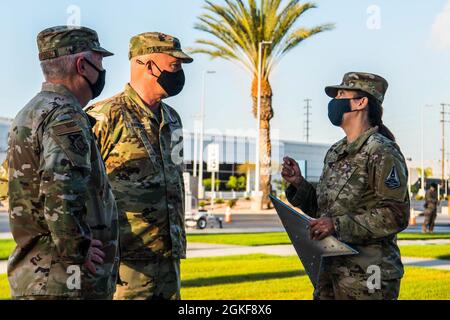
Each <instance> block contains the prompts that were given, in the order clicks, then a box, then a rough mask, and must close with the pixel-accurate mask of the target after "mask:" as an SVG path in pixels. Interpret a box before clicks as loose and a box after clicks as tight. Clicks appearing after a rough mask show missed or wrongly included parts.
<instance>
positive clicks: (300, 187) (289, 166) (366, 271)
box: [282, 72, 410, 300]
mask: <svg viewBox="0 0 450 320" xmlns="http://www.w3.org/2000/svg"><path fill="white" fill-rule="evenodd" d="M387 87H388V83H387V81H386V80H385V79H383V78H382V77H380V76H377V75H374V74H368V73H359V72H351V73H347V74H346V75H345V76H344V80H343V83H342V84H341V85H338V86H330V87H327V88H326V89H325V91H326V93H327V95H328V96H330V97H331V98H333V100H332V101H331V102H330V104H329V119H330V121H331V122H332V123H333V125H335V126H339V127H341V128H342V129H343V130H344V132H345V134H346V137H345V138H344V139H342V140H341V141H339V142H337V143H336V144H334V145H333V146H332V147H331V149H330V150H329V151H328V153H327V155H326V157H325V161H324V169H323V173H322V176H321V179H320V182H319V184H318V185H317V187H316V188H315V187H314V186H313V185H312V184H311V183H309V182H307V181H306V180H305V179H304V177H303V176H302V173H301V172H300V169H299V166H298V164H297V163H296V162H295V161H294V160H293V159H291V158H289V157H286V158H285V160H284V164H283V171H282V175H283V178H284V179H285V180H286V181H287V182H289V183H290V186H289V188H288V189H287V190H286V195H287V198H288V200H289V201H290V203H291V204H292V205H294V206H296V207H299V208H300V209H301V210H302V211H303V212H305V213H306V214H308V215H310V216H312V217H314V218H317V220H314V221H313V222H312V223H311V237H312V239H313V240H317V241H319V240H322V239H324V238H325V237H327V236H330V235H334V236H335V237H337V238H338V239H339V240H341V241H343V242H345V243H347V244H349V245H350V246H352V247H353V248H355V249H356V250H357V251H358V252H359V254H357V255H354V256H339V257H331V258H326V259H325V260H324V263H323V265H322V270H321V272H320V279H319V284H318V285H317V287H316V288H315V291H314V298H315V299H376V300H380V299H397V298H398V295H399V291H400V280H401V278H402V277H403V273H404V270H403V265H402V262H401V258H400V251H399V248H398V246H397V237H396V235H397V233H399V232H401V231H402V230H404V229H405V228H406V227H407V226H408V220H409V211H410V203H409V196H408V190H407V180H408V171H407V167H406V163H405V159H404V157H403V155H402V153H401V151H400V148H399V147H398V145H397V144H396V143H395V138H394V136H393V134H392V133H391V132H390V131H389V129H387V128H386V126H384V124H383V121H382V115H383V107H382V103H383V100H384V96H385V93H386V90H387Z"/></svg>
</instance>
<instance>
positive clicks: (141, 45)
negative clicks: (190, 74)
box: [128, 32, 194, 63]
mask: <svg viewBox="0 0 450 320" xmlns="http://www.w3.org/2000/svg"><path fill="white" fill-rule="evenodd" d="M150 53H166V54H168V55H171V56H172V57H175V58H178V59H181V61H182V62H183V63H191V62H193V61H194V59H192V58H191V57H190V56H188V55H187V54H186V53H184V52H183V51H182V50H181V43H180V40H178V39H177V38H175V37H172V36H169V35H166V34H164V33H160V32H146V33H141V34H138V35H137V36H134V37H133V38H131V40H130V52H129V55H128V57H129V59H130V60H131V59H133V58H134V57H138V56H142V55H146V54H150Z"/></svg>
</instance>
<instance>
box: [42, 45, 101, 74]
mask: <svg viewBox="0 0 450 320" xmlns="http://www.w3.org/2000/svg"><path fill="white" fill-rule="evenodd" d="M78 58H88V59H90V60H91V59H92V58H93V52H92V51H86V52H81V53H77V54H72V55H68V56H62V57H58V58H55V59H49V60H44V61H42V62H41V68H42V72H43V73H44V77H45V80H50V79H53V80H55V79H63V78H67V77H70V76H72V75H73V74H75V72H76V61H77V59H78Z"/></svg>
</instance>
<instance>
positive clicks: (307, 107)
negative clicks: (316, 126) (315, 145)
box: [305, 99, 312, 143]
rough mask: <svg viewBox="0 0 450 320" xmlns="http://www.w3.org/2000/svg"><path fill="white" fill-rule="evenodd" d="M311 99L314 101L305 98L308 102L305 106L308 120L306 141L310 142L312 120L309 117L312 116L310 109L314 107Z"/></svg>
mask: <svg viewBox="0 0 450 320" xmlns="http://www.w3.org/2000/svg"><path fill="white" fill-rule="evenodd" d="M311 101H312V100H311V99H305V102H306V106H305V110H306V113H305V116H306V121H305V138H306V143H309V137H310V135H309V130H310V129H311V128H310V123H311V121H310V119H309V117H310V116H311V112H310V110H311V108H312V106H311V104H310V103H311Z"/></svg>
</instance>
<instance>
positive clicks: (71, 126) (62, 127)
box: [52, 121, 82, 136]
mask: <svg viewBox="0 0 450 320" xmlns="http://www.w3.org/2000/svg"><path fill="white" fill-rule="evenodd" d="M52 129H53V131H54V132H55V134H56V135H58V136H62V135H66V134H71V133H76V132H81V131H82V129H81V127H80V126H79V125H78V124H77V123H76V122H75V121H67V122H64V123H61V124H57V125H56V126H53V127H52Z"/></svg>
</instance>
